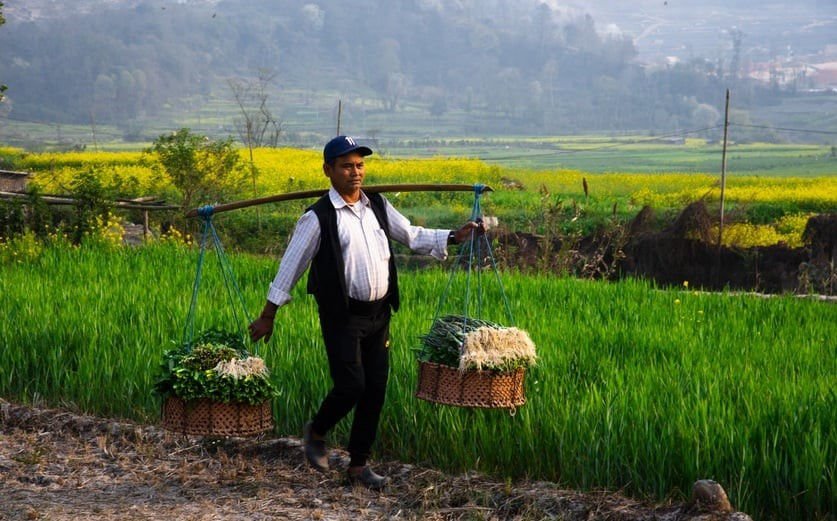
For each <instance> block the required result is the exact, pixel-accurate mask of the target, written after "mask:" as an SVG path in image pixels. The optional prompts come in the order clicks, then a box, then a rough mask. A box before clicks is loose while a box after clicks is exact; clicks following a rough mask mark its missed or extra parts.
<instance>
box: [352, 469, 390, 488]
mask: <svg viewBox="0 0 837 521" xmlns="http://www.w3.org/2000/svg"><path fill="white" fill-rule="evenodd" d="M349 481H351V482H352V485H355V484H358V485H363V486H364V487H366V488H368V489H369V490H381V489H382V488H384V487H386V486H387V484H388V483H389V478H388V477H386V476H381V475H378V474H375V472H374V471H373V470H372V469H370V468H369V467H363V470H362V471H361V472H360V474H358V475H357V476H355V475H353V474H351V473H349Z"/></svg>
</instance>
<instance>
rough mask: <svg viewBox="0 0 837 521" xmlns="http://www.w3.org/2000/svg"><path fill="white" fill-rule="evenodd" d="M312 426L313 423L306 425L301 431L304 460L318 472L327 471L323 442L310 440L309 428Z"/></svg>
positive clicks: (326, 457) (326, 456) (326, 458)
mask: <svg viewBox="0 0 837 521" xmlns="http://www.w3.org/2000/svg"><path fill="white" fill-rule="evenodd" d="M313 424H314V422H308V423H306V424H305V428H304V429H303V431H302V434H303V440H304V441H305V459H307V460H308V464H309V465H311V466H312V467H314V468H315V469H317V470H319V471H320V472H325V471H327V470H328V454H327V453H326V448H325V440H315V439H313V438H311V426H312V425H313Z"/></svg>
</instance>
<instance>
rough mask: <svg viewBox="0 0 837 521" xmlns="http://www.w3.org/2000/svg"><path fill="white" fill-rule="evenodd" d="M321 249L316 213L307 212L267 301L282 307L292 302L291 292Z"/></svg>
mask: <svg viewBox="0 0 837 521" xmlns="http://www.w3.org/2000/svg"><path fill="white" fill-rule="evenodd" d="M319 247H320V223H319V220H318V219H317V216H316V215H315V214H314V212H311V211H308V212H305V213H304V214H302V217H300V218H299V221H297V223H296V227H295V228H294V231H293V233H292V234H291V240H290V242H289V243H288V248H287V249H286V250H285V254H284V255H283V256H282V260H281V261H280V263H279V270H278V271H277V272H276V277H274V279H273V282H272V283H271V284H270V288H269V289H268V292H267V300H269V301H270V302H273V303H274V304H276V305H277V306H280V307H281V306H284V305H285V304H287V303H288V302H290V301H291V290H293V288H294V286H296V283H297V282H298V281H299V279H300V277H302V274H303V273H305V270H307V269H308V265H309V264H311V259H313V258H314V255H315V254H316V253H317V249H318V248H319Z"/></svg>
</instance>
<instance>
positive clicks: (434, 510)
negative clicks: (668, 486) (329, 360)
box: [0, 399, 749, 521]
mask: <svg viewBox="0 0 837 521" xmlns="http://www.w3.org/2000/svg"><path fill="white" fill-rule="evenodd" d="M330 457H331V459H332V463H333V466H334V467H336V468H344V466H345V460H346V459H347V456H346V454H345V453H344V452H343V451H340V450H332V452H331V454H330ZM376 469H379V470H380V471H385V472H386V473H387V474H389V475H390V476H391V477H392V484H391V486H390V487H389V488H388V489H387V490H386V491H384V492H372V491H368V490H365V489H362V488H355V487H352V486H351V485H349V483H348V482H347V481H346V480H345V479H344V477H343V473H342V472H340V471H337V470H333V471H332V472H331V473H330V474H325V475H323V474H319V473H316V472H314V471H312V470H309V469H308V468H307V467H306V465H305V463H304V460H303V456H302V450H301V441H300V440H299V439H297V438H271V439H230V440H207V439H203V438H191V437H185V436H181V435H178V434H172V433H169V432H166V431H164V430H161V429H160V428H158V427H156V426H150V425H139V424H132V423H125V422H119V421H113V420H108V419H103V418H94V417H90V416H85V415H80V414H76V413H73V412H70V411H63V410H52V409H35V408H30V407H24V406H20V405H15V404H11V403H8V402H6V401H3V400H2V399H0V520H2V521H7V520H38V519H45V520H46V519H49V520H88V519H96V520H99V521H100V520H104V519H119V520H120V521H129V520H160V521H175V520H176V521H183V520H213V521H225V520H242V519H246V520H262V519H282V520H309V519H310V520H356V519H371V520H377V519H405V520H418V519H421V520H464V519H484V520H500V519H503V520H506V519H514V520H524V519H526V520H528V519H562V520H567V521H573V520H588V521H589V520H624V521H628V520H630V521H642V520H660V521H664V520H669V521H675V520H677V521H685V520H693V521H697V520H701V521H708V520H730V521H731V520H736V521H744V520H749V517H748V516H746V515H744V514H740V513H734V514H716V513H707V514H698V513H695V512H687V510H688V508H687V507H688V505H684V504H667V505H648V504H642V503H639V502H636V501H633V500H630V499H627V498H624V497H622V496H620V495H618V494H605V493H602V494H580V493H576V492H572V491H567V490H562V489H560V488H558V487H556V486H555V485H553V484H551V483H543V482H526V483H517V484H513V485H508V486H507V485H506V484H504V483H497V482H492V481H490V480H487V479H485V478H484V477H481V476H477V475H460V476H449V475H445V474H442V473H440V472H437V471H434V470H431V469H425V468H419V467H413V466H410V465H404V464H400V463H397V462H390V463H379V464H376Z"/></svg>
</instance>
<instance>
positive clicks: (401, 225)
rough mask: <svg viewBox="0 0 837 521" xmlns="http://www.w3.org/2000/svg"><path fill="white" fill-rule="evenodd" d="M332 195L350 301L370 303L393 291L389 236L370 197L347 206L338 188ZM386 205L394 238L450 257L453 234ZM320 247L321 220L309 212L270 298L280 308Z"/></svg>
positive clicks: (293, 237)
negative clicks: (416, 221)
mask: <svg viewBox="0 0 837 521" xmlns="http://www.w3.org/2000/svg"><path fill="white" fill-rule="evenodd" d="M328 196H329V199H330V200H331V204H333V205H334V209H335V210H336V212H337V234H338V236H339V238H340V239H339V240H340V248H341V250H342V252H343V264H344V267H345V273H344V275H345V280H346V287H347V291H348V292H349V297H351V298H353V299H356V300H363V301H367V302H368V301H373V300H378V299H382V298H384V297H385V296H386V294H387V291H389V257H390V252H389V247H388V245H387V237H386V234H385V233H384V230H383V229H382V228H381V226H380V224H379V223H378V219H377V218H375V213H374V212H373V211H372V208H371V207H370V206H369V204H370V203H369V198H368V197H366V194H364V193H363V192H361V194H360V200H359V201H358V202H357V203H355V204H353V205H349V204H347V203H346V201H344V200H343V198H342V197H340V194H338V193H337V191H336V190H335V189H334V188H330V189H329V191H328ZM384 204H385V207H386V212H387V218H388V219H389V227H390V230H389V232H390V236H391V237H392V239H393V240H395V241H398V242H400V243H401V244H403V245H405V246H407V247H408V248H410V249H411V250H412V251H414V252H416V253H422V254H429V255H431V256H433V257H434V258H436V259H438V260H445V259H446V258H447V254H448V252H447V240H448V233H449V232H450V230H437V229H428V228H423V227H421V226H413V225H411V224H410V221H409V220H408V219H407V218H406V217H404V216H403V215H401V213H399V212H398V210H396V209H395V208H394V207H393V206H392V205H391V204H390V203H389V201H387V200H386V198H384ZM319 248H320V222H319V220H318V219H317V216H316V214H314V212H313V211H308V212H305V213H304V214H302V217H300V218H299V221H297V223H296V227H295V228H294V231H293V234H292V235H291V239H290V242H289V243H288V248H287V249H286V250H285V254H284V255H283V256H282V260H281V261H280V263H279V270H278V271H277V272H276V277H275V278H274V279H273V282H272V283H271V284H270V289H269V290H268V293H267V300H269V301H270V302H272V303H274V304H276V305H277V306H284V305H285V304H287V303H288V302H290V300H291V290H293V288H294V286H296V283H297V282H298V281H299V279H300V277H302V274H303V273H305V270H307V269H308V266H309V265H310V264H311V259H313V258H314V255H316V253H317V251H318V250H319Z"/></svg>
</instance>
